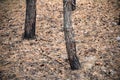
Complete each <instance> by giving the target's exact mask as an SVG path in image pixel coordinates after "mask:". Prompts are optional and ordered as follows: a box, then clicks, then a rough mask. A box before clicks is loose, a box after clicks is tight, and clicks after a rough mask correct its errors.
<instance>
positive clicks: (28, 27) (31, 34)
mask: <svg viewBox="0 0 120 80" xmlns="http://www.w3.org/2000/svg"><path fill="white" fill-rule="evenodd" d="M35 26H36V0H26V18H25V28H24V38H25V39H33V38H35Z"/></svg>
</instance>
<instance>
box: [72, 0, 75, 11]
mask: <svg viewBox="0 0 120 80" xmlns="http://www.w3.org/2000/svg"><path fill="white" fill-rule="evenodd" d="M75 9H76V0H72V11H74V10H75Z"/></svg>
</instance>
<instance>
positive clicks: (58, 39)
mask: <svg viewBox="0 0 120 80" xmlns="http://www.w3.org/2000/svg"><path fill="white" fill-rule="evenodd" d="M119 12H120V9H119V2H118V0H89V1H88V0H77V9H76V10H75V11H74V12H73V15H72V20H73V24H72V25H73V27H74V32H75V40H76V44H77V55H78V56H79V59H80V62H81V69H80V70H77V71H71V70H70V67H69V64H68V60H67V53H66V49H65V48H66V47H65V41H64V34H63V6H62V0H51V1H49V0H44V1H42V0H37V26H36V36H37V38H36V39H35V40H29V41H28V40H23V39H22V34H23V32H24V20H25V0H5V1H4V0H2V1H0V80H120V26H119V25H117V22H118V16H119Z"/></svg>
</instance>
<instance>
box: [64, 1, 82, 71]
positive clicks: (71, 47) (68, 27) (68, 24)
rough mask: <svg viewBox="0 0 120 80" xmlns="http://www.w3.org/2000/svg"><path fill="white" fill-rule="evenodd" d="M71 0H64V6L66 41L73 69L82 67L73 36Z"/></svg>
mask: <svg viewBox="0 0 120 80" xmlns="http://www.w3.org/2000/svg"><path fill="white" fill-rule="evenodd" d="M69 2H70V0H63V7H64V34H65V41H66V50H67V54H68V60H69V63H70V67H71V69H72V70H77V69H79V68H80V63H79V59H78V57H77V55H76V44H75V40H74V36H73V27H72V21H71V11H72V8H71V7H72V5H71V3H69Z"/></svg>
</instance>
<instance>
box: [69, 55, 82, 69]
mask: <svg viewBox="0 0 120 80" xmlns="http://www.w3.org/2000/svg"><path fill="white" fill-rule="evenodd" d="M69 61H70V62H69V63H70V67H71V70H79V69H80V67H81V66H80V63H79V59H78V58H77V57H74V58H73V59H72V60H69Z"/></svg>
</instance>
